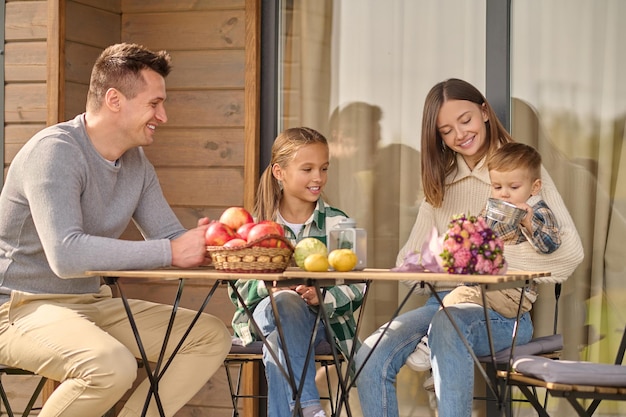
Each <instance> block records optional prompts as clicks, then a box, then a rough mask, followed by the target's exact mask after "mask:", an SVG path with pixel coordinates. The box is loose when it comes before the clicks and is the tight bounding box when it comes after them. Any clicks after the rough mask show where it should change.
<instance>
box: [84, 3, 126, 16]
mask: <svg viewBox="0 0 626 417" xmlns="http://www.w3.org/2000/svg"><path fill="white" fill-rule="evenodd" d="M73 1H74V2H75V3H80V4H82V5H85V6H90V7H95V8H98V9H102V10H106V11H109V12H113V13H118V14H121V13H122V2H121V0H73Z"/></svg>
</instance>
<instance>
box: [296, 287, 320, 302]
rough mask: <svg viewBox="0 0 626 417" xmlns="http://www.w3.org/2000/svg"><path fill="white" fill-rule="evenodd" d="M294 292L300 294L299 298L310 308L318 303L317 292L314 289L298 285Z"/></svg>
mask: <svg viewBox="0 0 626 417" xmlns="http://www.w3.org/2000/svg"><path fill="white" fill-rule="evenodd" d="M295 290H296V292H297V293H298V294H300V297H301V298H302V299H303V300H304V302H306V303H307V304H308V305H310V306H316V305H318V304H319V303H320V300H319V299H318V298H317V292H316V291H315V287H307V286H306V285H298V286H297V287H296V288H295Z"/></svg>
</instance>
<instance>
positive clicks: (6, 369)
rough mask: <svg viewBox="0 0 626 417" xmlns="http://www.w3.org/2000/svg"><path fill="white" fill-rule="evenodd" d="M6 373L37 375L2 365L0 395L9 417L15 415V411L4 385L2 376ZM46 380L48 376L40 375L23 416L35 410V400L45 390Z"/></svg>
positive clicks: (25, 416)
mask: <svg viewBox="0 0 626 417" xmlns="http://www.w3.org/2000/svg"><path fill="white" fill-rule="evenodd" d="M4 375H35V374H33V373H32V372H30V371H25V370H23V369H19V368H12V367H10V366H6V365H0V397H1V399H2V405H3V406H4V408H5V411H6V414H7V415H8V416H9V417H14V415H15V414H14V411H13V409H12V408H11V404H10V403H9V398H8V396H7V393H6V391H5V390H4V386H3V385H2V376H4ZM46 381H47V378H45V377H39V382H38V383H37V386H36V387H35V389H34V390H33V392H32V394H31V396H30V399H29V400H28V403H27V404H26V407H25V408H24V411H23V412H22V417H27V416H28V415H30V412H31V411H32V410H33V407H34V406H35V402H36V401H37V398H39V395H40V394H41V391H42V390H43V387H44V385H45V384H46ZM0 414H2V410H0Z"/></svg>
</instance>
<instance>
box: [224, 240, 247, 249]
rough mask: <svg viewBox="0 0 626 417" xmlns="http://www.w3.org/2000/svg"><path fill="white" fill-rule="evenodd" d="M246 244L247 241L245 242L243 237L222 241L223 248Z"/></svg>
mask: <svg viewBox="0 0 626 417" xmlns="http://www.w3.org/2000/svg"><path fill="white" fill-rule="evenodd" d="M247 244H248V242H246V241H245V240H244V239H240V238H238V237H236V238H234V239H231V240H229V241H228V242H226V243H224V247H225V248H237V247H240V246H246V245H247Z"/></svg>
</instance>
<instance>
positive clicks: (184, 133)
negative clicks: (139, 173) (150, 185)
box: [144, 125, 244, 167]
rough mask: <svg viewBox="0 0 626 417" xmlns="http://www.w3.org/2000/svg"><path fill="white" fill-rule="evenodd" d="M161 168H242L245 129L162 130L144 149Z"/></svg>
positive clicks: (166, 128)
mask: <svg viewBox="0 0 626 417" xmlns="http://www.w3.org/2000/svg"><path fill="white" fill-rule="evenodd" d="M144 151H145V152H146V155H147V156H148V159H150V162H152V164H153V165H155V166H159V167H174V166H187V167H207V166H211V167H241V164H242V161H243V153H244V149H243V129H242V128H236V129H211V128H206V129H202V128H198V129H180V128H178V129H177V128H174V129H171V128H168V127H167V125H166V126H163V127H159V128H158V129H157V134H156V136H155V140H154V143H153V144H152V145H150V146H147V147H145V148H144Z"/></svg>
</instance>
